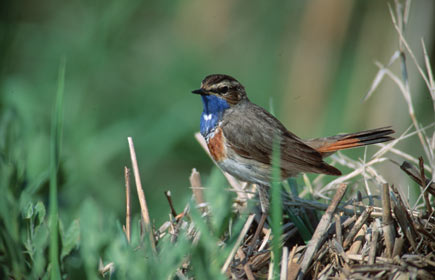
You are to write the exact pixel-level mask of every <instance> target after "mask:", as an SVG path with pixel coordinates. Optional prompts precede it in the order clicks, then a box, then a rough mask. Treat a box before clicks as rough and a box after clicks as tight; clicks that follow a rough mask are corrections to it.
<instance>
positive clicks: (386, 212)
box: [382, 184, 395, 258]
mask: <svg viewBox="0 0 435 280" xmlns="http://www.w3.org/2000/svg"><path fill="white" fill-rule="evenodd" d="M382 206H383V213H382V221H383V224H384V227H383V230H384V239H385V246H386V253H387V256H388V257H390V258H391V257H392V253H393V248H394V237H395V231H394V227H393V226H394V225H393V217H392V215H391V201H390V188H389V186H388V184H384V185H382Z"/></svg>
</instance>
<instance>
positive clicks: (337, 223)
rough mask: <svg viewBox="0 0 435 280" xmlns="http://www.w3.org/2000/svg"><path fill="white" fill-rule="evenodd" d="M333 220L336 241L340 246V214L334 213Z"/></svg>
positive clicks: (341, 237) (341, 241) (341, 242)
mask: <svg viewBox="0 0 435 280" xmlns="http://www.w3.org/2000/svg"><path fill="white" fill-rule="evenodd" d="M334 220H335V234H336V236H337V242H338V244H340V246H342V244H343V235H342V232H341V219H340V215H338V214H335V215H334Z"/></svg>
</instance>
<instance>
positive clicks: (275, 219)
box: [271, 137, 282, 279]
mask: <svg viewBox="0 0 435 280" xmlns="http://www.w3.org/2000/svg"><path fill="white" fill-rule="evenodd" d="M279 149H280V140H279V138H278V137H276V139H275V141H274V146H273V154H272V184H271V185H272V190H271V219H272V223H271V228H272V235H273V238H272V252H273V276H274V277H273V279H275V278H276V276H277V275H279V271H280V269H279V264H280V262H281V247H280V245H281V241H280V238H281V235H282V227H281V224H282V203H281V168H280V150H279Z"/></svg>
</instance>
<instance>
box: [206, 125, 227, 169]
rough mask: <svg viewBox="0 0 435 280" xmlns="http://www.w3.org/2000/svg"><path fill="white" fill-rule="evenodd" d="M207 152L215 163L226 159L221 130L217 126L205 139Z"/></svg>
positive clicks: (223, 137)
mask: <svg viewBox="0 0 435 280" xmlns="http://www.w3.org/2000/svg"><path fill="white" fill-rule="evenodd" d="M206 141H207V146H208V150H209V151H210V154H211V156H212V157H213V159H214V160H215V161H216V162H220V161H222V160H224V159H225V158H226V157H227V153H226V146H225V136H224V134H223V132H222V128H221V127H219V126H217V127H216V128H215V130H214V131H213V132H211V133H210V134H209V135H208V137H207V138H206Z"/></svg>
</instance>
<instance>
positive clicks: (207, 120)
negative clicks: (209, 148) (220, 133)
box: [200, 95, 230, 137]
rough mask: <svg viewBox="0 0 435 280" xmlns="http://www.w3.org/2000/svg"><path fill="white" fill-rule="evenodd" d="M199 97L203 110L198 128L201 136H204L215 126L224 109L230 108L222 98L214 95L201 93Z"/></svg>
mask: <svg viewBox="0 0 435 280" xmlns="http://www.w3.org/2000/svg"><path fill="white" fill-rule="evenodd" d="M201 97H202V103H203V104H204V110H203V111H202V115H201V122H200V129H201V134H202V136H204V137H206V136H207V135H208V134H209V133H210V132H212V131H213V130H214V129H215V128H216V126H217V124H218V123H219V121H220V120H221V119H222V117H223V115H224V112H225V110H226V109H228V108H230V105H228V103H227V102H226V101H225V100H224V99H222V98H219V97H217V96H215V95H201Z"/></svg>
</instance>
